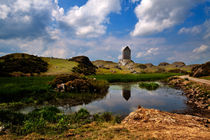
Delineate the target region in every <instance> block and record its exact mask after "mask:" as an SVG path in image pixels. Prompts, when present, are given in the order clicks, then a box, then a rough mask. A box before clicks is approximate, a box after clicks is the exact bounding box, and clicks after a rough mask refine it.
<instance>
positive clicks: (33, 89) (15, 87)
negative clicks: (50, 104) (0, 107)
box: [0, 76, 54, 103]
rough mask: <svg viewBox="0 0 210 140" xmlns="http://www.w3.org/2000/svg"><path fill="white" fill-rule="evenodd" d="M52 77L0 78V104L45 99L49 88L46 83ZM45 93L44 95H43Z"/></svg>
mask: <svg viewBox="0 0 210 140" xmlns="http://www.w3.org/2000/svg"><path fill="white" fill-rule="evenodd" d="M53 78H54V77H53V76H47V77H0V103H2V102H13V101H20V100H24V99H25V97H27V98H28V99H27V100H29V97H33V99H34V100H36V99H37V98H39V97H40V99H41V98H43V100H44V99H45V98H48V97H47V94H46V93H47V92H49V90H50V87H49V85H48V82H49V81H51V80H52V79H53ZM44 93H45V94H44ZM41 100H42V99H41Z"/></svg>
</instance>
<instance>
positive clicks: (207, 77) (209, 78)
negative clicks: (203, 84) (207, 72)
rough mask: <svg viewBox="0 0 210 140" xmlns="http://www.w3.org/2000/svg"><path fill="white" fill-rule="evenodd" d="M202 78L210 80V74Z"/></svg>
mask: <svg viewBox="0 0 210 140" xmlns="http://www.w3.org/2000/svg"><path fill="white" fill-rule="evenodd" d="M200 78H201V79H206V80H210V76H203V77H200Z"/></svg>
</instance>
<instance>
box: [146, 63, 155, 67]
mask: <svg viewBox="0 0 210 140" xmlns="http://www.w3.org/2000/svg"><path fill="white" fill-rule="evenodd" d="M145 65H146V66H147V67H148V68H151V67H153V66H154V65H153V64H152V63H146V64H145Z"/></svg>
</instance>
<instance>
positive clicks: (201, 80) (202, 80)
mask: <svg viewBox="0 0 210 140" xmlns="http://www.w3.org/2000/svg"><path fill="white" fill-rule="evenodd" d="M179 77H180V78H182V79H185V78H188V79H189V80H190V81H194V82H198V83H202V84H207V85H208V86H210V80H205V79H199V78H194V77H190V76H189V75H183V76H179Z"/></svg>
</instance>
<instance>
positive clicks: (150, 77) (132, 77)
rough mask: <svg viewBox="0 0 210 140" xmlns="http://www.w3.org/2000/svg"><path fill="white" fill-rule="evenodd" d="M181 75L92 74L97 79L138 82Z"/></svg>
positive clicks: (111, 81)
mask: <svg viewBox="0 0 210 140" xmlns="http://www.w3.org/2000/svg"><path fill="white" fill-rule="evenodd" d="M175 75H181V74H177V73H150V74H100V75H92V76H90V77H94V78H96V79H97V80H107V81H108V82H110V83H113V82H138V81H156V80H162V79H166V78H168V77H170V76H175Z"/></svg>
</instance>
